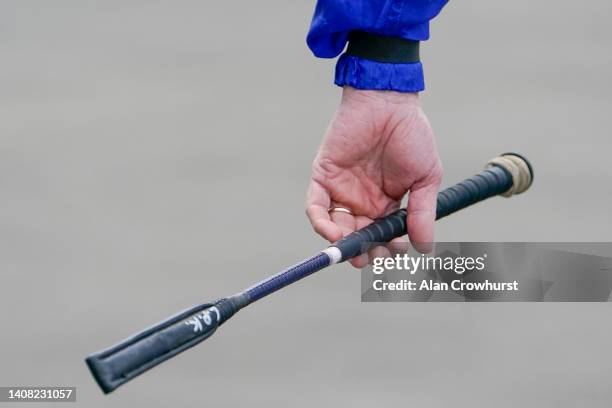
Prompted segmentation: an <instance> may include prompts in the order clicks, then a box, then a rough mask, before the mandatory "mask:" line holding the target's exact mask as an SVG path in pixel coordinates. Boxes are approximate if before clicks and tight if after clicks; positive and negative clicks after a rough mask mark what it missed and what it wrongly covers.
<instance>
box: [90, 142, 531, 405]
mask: <svg viewBox="0 0 612 408" xmlns="http://www.w3.org/2000/svg"><path fill="white" fill-rule="evenodd" d="M532 181H533V169H532V168H531V165H530V164H529V162H528V161H527V160H526V159H525V158H524V157H522V156H520V155H518V154H516V153H506V154H503V155H501V156H499V157H496V158H495V159H493V160H491V161H490V162H489V163H487V165H486V168H485V170H483V171H482V172H480V173H478V174H476V175H475V176H472V177H470V178H468V179H466V180H464V181H462V182H460V183H458V184H455V185H454V186H452V187H449V188H447V189H445V190H443V191H441V192H440V193H439V194H438V201H437V209H436V219H440V218H442V217H445V216H447V215H449V214H452V213H454V212H456V211H458V210H461V209H462V208H465V207H468V206H470V205H472V204H475V203H477V202H479V201H483V200H485V199H487V198H489V197H493V196H496V195H503V196H506V197H509V196H511V195H514V194H520V193H522V192H524V191H526V190H527V189H528V188H529V187H530V186H531V183H532ZM406 215H407V211H406V209H400V210H398V211H396V212H394V213H392V214H390V215H387V216H386V217H384V218H381V219H378V220H376V221H375V222H373V223H372V224H370V225H368V226H366V227H364V228H362V229H360V230H357V231H355V232H353V233H351V234H349V235H347V236H346V237H344V238H342V239H340V240H339V241H337V242H335V243H333V244H332V245H331V246H329V247H328V248H326V249H324V250H323V251H321V252H319V253H318V254H316V255H314V256H312V257H310V258H308V259H305V260H304V261H302V262H300V263H298V264H296V265H293V266H291V267H289V268H287V269H285V270H283V271H281V272H279V273H277V274H275V275H272V276H270V277H269V278H267V279H264V280H263V281H261V282H259V283H257V284H255V285H253V286H251V287H250V288H248V289H246V290H244V291H242V292H240V293H238V294H236V295H233V296H230V297H227V298H222V299H220V300H217V301H216V302H213V303H204V304H201V305H198V306H195V307H192V308H191V309H187V310H185V311H183V312H181V313H179V314H177V315H175V316H173V317H171V318H169V319H167V320H165V321H163V322H161V323H158V324H156V325H154V326H152V327H150V328H148V329H146V330H144V331H142V332H140V333H138V334H136V335H134V336H132V337H129V338H127V339H125V340H124V341H122V342H121V343H119V344H117V345H115V346H113V347H111V348H108V349H106V350H102V351H100V352H98V353H95V354H92V355H90V356H89V357H87V359H86V360H85V361H86V362H87V365H88V366H89V369H90V370H91V373H92V374H93V376H94V378H95V379H96V381H97V382H98V384H99V385H100V388H102V390H103V391H104V392H105V393H109V392H111V391H113V390H114V389H115V388H117V387H119V386H120V385H122V384H124V383H126V382H127V381H129V380H131V379H132V378H134V377H136V376H138V375H139V374H142V373H143V372H145V371H146V370H148V369H150V368H152V367H154V366H156V365H157V364H159V363H161V362H163V361H165V360H167V359H169V358H171V357H174V356H175V355H177V354H178V353H180V352H182V351H184V350H186V349H188V348H190V347H193V346H195V345H196V344H198V343H199V342H201V341H203V340H206V339H207V338H208V337H210V336H211V335H212V334H213V333H214V332H215V331H216V330H217V328H218V327H219V326H221V325H222V324H223V323H225V322H226V321H227V320H228V319H229V318H231V317H232V316H233V315H234V314H235V313H236V312H237V311H238V310H240V309H242V308H243V307H245V306H247V305H249V304H251V303H253V302H255V301H257V300H259V299H261V298H263V297H265V296H267V295H269V294H271V293H273V292H275V291H277V290H279V289H281V288H283V287H285V286H287V285H289V284H291V283H293V282H296V281H298V280H300V279H302V278H304V277H306V276H308V275H311V274H313V273H315V272H317V271H319V270H321V269H323V268H325V267H327V266H329V265H333V264H335V263H339V262H343V261H346V260H347V259H350V258H353V257H355V256H357V255H360V254H362V253H364V252H367V251H368V250H369V249H371V248H372V247H373V246H374V245H376V244H377V243H381V242H389V241H391V240H392V239H394V238H397V237H401V236H402V235H405V234H406Z"/></svg>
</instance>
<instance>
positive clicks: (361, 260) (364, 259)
mask: <svg viewBox="0 0 612 408" xmlns="http://www.w3.org/2000/svg"><path fill="white" fill-rule="evenodd" d="M345 215H348V214H345ZM352 218H353V229H352V231H351V232H353V231H354V230H356V229H361V228H363V227H365V226H367V225H370V224H371V223H372V220H371V219H370V218H368V217H364V216H362V215H358V216H355V217H352ZM368 261H369V257H368V254H367V253H365V254H361V255H359V256H356V257H354V258H352V259H351V260H349V262H350V263H351V265H353V266H354V267H355V268H358V269H361V268H364V267H365V266H366V265H367V264H368Z"/></svg>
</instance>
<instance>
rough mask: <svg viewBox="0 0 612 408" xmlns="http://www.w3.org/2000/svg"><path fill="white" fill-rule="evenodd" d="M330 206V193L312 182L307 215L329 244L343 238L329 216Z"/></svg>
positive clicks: (307, 200) (309, 190) (318, 232)
mask: <svg viewBox="0 0 612 408" xmlns="http://www.w3.org/2000/svg"><path fill="white" fill-rule="evenodd" d="M330 204H331V199H330V197H329V194H328V192H327V191H326V190H325V189H324V188H323V187H322V186H321V185H320V184H319V183H317V182H316V181H312V182H311V183H310V187H309V188H308V195H307V198H306V215H307V216H308V219H309V220H310V224H311V225H312V228H314V230H315V231H316V232H317V234H319V235H321V236H322V237H323V238H325V239H326V240H328V241H329V242H335V241H337V240H339V239H340V238H342V231H341V229H340V228H339V227H338V225H336V224H335V223H334V222H333V221H332V220H331V218H330V216H329V213H328V210H329V207H330ZM347 215H349V214H347Z"/></svg>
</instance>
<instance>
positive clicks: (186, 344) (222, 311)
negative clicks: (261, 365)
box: [85, 299, 236, 393]
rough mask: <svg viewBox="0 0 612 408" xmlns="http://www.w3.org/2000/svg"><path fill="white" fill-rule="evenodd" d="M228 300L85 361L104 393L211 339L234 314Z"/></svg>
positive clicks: (181, 316)
mask: <svg viewBox="0 0 612 408" xmlns="http://www.w3.org/2000/svg"><path fill="white" fill-rule="evenodd" d="M235 311H236V310H235V307H234V305H233V304H232V302H230V301H228V300H227V299H221V300H219V301H217V302H215V303H214V304H212V303H205V304H202V305H198V306H196V307H193V308H191V309H187V310H185V311H183V312H181V313H179V314H177V315H175V316H173V317H171V318H169V319H167V320H165V321H163V322H161V323H158V324H156V325H155V326H152V327H150V328H148V329H146V330H144V331H142V332H140V333H138V334H136V335H134V336H132V337H130V338H128V339H126V340H124V341H122V342H121V343H119V344H117V345H115V346H113V347H111V348H109V349H106V350H103V351H100V352H98V353H95V354H92V355H90V356H89V357H87V359H86V360H85V361H86V362H87V365H88V367H89V369H90V371H91V373H92V374H93V376H94V378H95V379H96V381H97V382H98V385H100V388H102V390H103V391H104V393H109V392H111V391H113V390H114V389H115V388H117V387H119V386H120V385H121V384H123V383H125V382H127V381H129V380H131V379H132V378H134V377H136V376H138V375H139V374H142V373H143V372H145V371H146V370H148V369H150V368H153V367H155V366H156V365H157V364H159V363H161V362H163V361H165V360H167V359H169V358H171V357H174V356H175V355H177V354H178V353H180V352H182V351H185V350H187V349H188V348H190V347H193V346H195V345H196V344H198V343H199V342H201V341H203V340H205V339H207V338H208V337H210V336H211V335H212V334H213V333H214V332H215V330H216V329H217V327H218V326H219V325H220V324H221V323H223V322H224V321H225V320H227V319H229V318H230V317H231V316H232V315H233V314H234V313H235Z"/></svg>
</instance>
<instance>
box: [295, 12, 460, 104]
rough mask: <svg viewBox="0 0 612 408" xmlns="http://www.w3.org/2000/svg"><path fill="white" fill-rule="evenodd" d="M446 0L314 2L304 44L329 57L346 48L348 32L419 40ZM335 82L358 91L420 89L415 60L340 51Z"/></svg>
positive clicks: (419, 72)
mask: <svg viewBox="0 0 612 408" xmlns="http://www.w3.org/2000/svg"><path fill="white" fill-rule="evenodd" d="M447 1H448V0H318V1H317V6H316V8H315V12H314V16H313V18H312V23H311V26H310V30H309V32H308V37H307V40H306V41H307V43H308V46H309V47H310V49H311V50H312V52H313V53H314V54H315V55H316V56H317V57H320V58H334V57H336V56H338V55H339V54H340V53H341V52H342V51H343V50H344V47H345V46H346V42H347V39H348V34H349V32H350V31H352V30H361V31H367V32H370V33H374V34H378V35H384V36H389V37H400V38H404V39H407V40H418V41H424V40H427V39H428V38H429V20H431V19H432V18H434V17H435V16H436V15H437V14H438V13H439V12H440V10H442V7H444V5H445V4H446V3H447ZM334 82H335V84H336V85H338V86H344V85H349V86H352V87H354V88H358V89H377V90H394V91H400V92H419V91H422V90H423V89H425V81H424V79H423V67H422V65H421V63H420V62H414V63H402V64H392V63H383V62H375V61H369V60H366V59H363V58H359V57H355V56H350V55H346V54H344V55H342V56H341V57H340V58H339V59H338V62H337V64H336V77H335V81H334Z"/></svg>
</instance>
